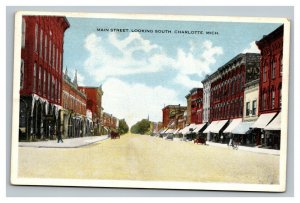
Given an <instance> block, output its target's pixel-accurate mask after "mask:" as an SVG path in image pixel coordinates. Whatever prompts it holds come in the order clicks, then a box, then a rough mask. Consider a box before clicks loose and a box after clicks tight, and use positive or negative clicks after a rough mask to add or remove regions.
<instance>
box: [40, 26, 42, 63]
mask: <svg viewBox="0 0 300 203" xmlns="http://www.w3.org/2000/svg"><path fill="white" fill-rule="evenodd" d="M40 57H41V58H42V57H43V30H41V33H40Z"/></svg>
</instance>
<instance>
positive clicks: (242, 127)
mask: <svg viewBox="0 0 300 203" xmlns="http://www.w3.org/2000/svg"><path fill="white" fill-rule="evenodd" d="M253 124H254V121H253V122H241V123H239V124H238V126H236V127H235V128H234V129H233V130H232V131H231V133H232V134H239V135H243V134H246V132H247V131H248V130H250V127H251V126H252V125H253Z"/></svg>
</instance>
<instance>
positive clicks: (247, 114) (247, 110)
mask: <svg viewBox="0 0 300 203" xmlns="http://www.w3.org/2000/svg"><path fill="white" fill-rule="evenodd" d="M249 115H250V102H246V116H249Z"/></svg>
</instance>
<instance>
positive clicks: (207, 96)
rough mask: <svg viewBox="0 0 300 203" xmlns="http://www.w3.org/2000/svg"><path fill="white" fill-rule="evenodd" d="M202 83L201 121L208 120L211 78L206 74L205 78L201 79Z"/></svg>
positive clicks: (206, 121) (205, 121)
mask: <svg viewBox="0 0 300 203" xmlns="http://www.w3.org/2000/svg"><path fill="white" fill-rule="evenodd" d="M201 82H202V84H203V120H202V122H203V123H208V122H210V121H211V120H210V117H209V115H210V85H211V79H210V76H209V75H206V77H205V79H204V80H202V81H201Z"/></svg>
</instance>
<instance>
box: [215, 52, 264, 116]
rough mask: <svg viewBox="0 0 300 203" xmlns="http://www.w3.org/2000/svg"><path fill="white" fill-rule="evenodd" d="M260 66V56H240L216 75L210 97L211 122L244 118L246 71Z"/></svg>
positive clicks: (221, 68) (250, 54)
mask: <svg viewBox="0 0 300 203" xmlns="http://www.w3.org/2000/svg"><path fill="white" fill-rule="evenodd" d="M258 66H259V54H252V53H247V54H239V55H237V56H236V57H234V58H233V59H231V60H230V61H229V62H227V63H226V64H225V65H223V66H222V67H220V68H219V69H218V70H217V71H216V72H215V73H214V74H216V77H214V78H213V80H212V81H211V95H210V96H211V97H210V120H211V121H216V120H228V119H234V118H242V117H243V104H244V85H245V81H246V71H248V70H249V72H251V71H253V70H254V69H255V67H258ZM257 75H258V74H257ZM249 80H250V78H249Z"/></svg>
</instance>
